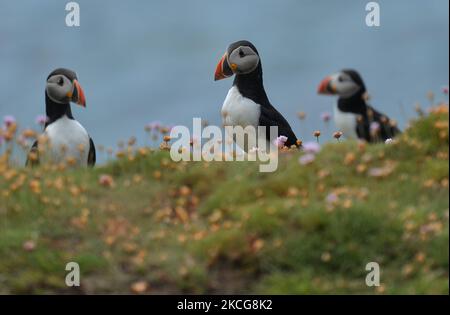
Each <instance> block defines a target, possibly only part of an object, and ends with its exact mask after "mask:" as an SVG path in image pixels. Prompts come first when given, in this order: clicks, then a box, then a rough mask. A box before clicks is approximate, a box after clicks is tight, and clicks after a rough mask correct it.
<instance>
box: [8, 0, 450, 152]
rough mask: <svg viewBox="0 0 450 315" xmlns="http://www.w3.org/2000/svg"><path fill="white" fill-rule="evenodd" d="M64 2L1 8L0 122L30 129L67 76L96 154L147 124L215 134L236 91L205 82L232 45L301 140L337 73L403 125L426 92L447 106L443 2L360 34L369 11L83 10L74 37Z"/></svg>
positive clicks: (404, 2) (412, 3)
mask: <svg viewBox="0 0 450 315" xmlns="http://www.w3.org/2000/svg"><path fill="white" fill-rule="evenodd" d="M67 2H68V1H67ZM67 2H66V1H54V0H22V1H15V0H14V1H13V0H1V1H0V117H2V116H4V115H14V116H15V117H16V118H17V119H18V121H19V122H20V124H21V126H22V127H26V126H34V124H35V123H34V119H35V117H36V116H37V115H38V114H42V113H44V110H45V107H44V106H45V104H44V86H45V79H46V77H47V75H48V73H49V72H50V71H51V70H53V69H54V68H56V67H68V68H72V69H74V70H76V72H77V73H78V75H79V78H80V83H81V85H82V86H83V87H84V90H85V93H86V98H87V108H86V109H82V108H79V107H76V106H73V107H74V108H73V111H74V115H75V117H76V118H77V119H78V120H79V121H80V122H81V123H82V124H83V125H84V126H85V127H86V128H87V130H88V131H89V133H90V134H91V136H92V137H93V139H94V140H95V142H96V143H97V144H103V145H106V146H115V144H116V143H117V141H118V140H126V139H127V138H128V137H130V136H136V137H138V138H139V140H140V142H141V143H142V142H143V141H144V137H145V132H144V129H143V127H144V125H145V124H146V123H148V122H150V121H155V120H157V121H161V122H163V123H166V124H183V125H187V126H191V124H192V117H202V118H204V119H207V120H208V121H209V122H210V123H212V124H218V125H220V123H221V122H220V108H221V106H222V102H223V100H224V98H225V96H226V94H227V91H228V89H229V88H230V86H231V84H232V80H231V79H229V80H222V81H220V82H214V81H213V74H214V70H215V66H216V63H217V61H218V60H219V58H220V57H221V56H222V54H223V52H224V50H225V48H226V47H227V45H228V44H229V43H231V42H232V41H235V40H239V39H248V40H250V41H252V42H253V43H254V44H255V46H256V47H257V48H258V50H259V52H260V55H261V58H262V64H263V70H264V80H265V87H266V91H267V93H268V95H269V98H270V100H271V101H272V103H273V104H274V105H275V106H276V107H277V108H278V109H279V110H280V112H281V113H283V114H284V115H285V117H286V118H287V119H288V121H289V122H290V123H291V124H292V127H293V129H294V131H295V132H296V134H297V136H298V137H300V138H302V139H306V140H308V139H312V138H313V137H312V132H313V130H316V129H322V130H325V126H324V125H323V123H322V122H321V121H320V118H319V117H320V113H321V112H324V111H332V108H331V105H332V104H333V103H334V102H335V99H333V98H330V97H324V96H318V95H316V87H317V85H318V83H319V82H320V80H321V79H322V78H323V77H324V76H325V75H327V74H329V73H332V72H334V71H337V70H340V69H342V68H355V69H357V70H358V71H359V72H360V73H361V74H362V76H363V78H364V79H365V82H366V85H367V87H368V90H369V93H370V95H371V97H372V100H371V102H372V104H373V105H374V106H375V107H376V108H378V109H380V110H381V111H383V112H385V113H386V114H388V115H390V116H392V117H393V118H396V119H397V120H398V121H399V122H400V125H401V126H404V124H405V123H406V121H407V119H408V118H411V117H413V116H414V105H415V103H416V102H420V103H422V104H423V105H424V107H425V106H427V105H428V104H429V102H428V100H427V98H426V94H427V92H428V91H429V90H432V91H434V92H435V93H436V98H437V99H444V98H445V97H444V96H443V95H442V94H441V93H440V90H441V88H442V86H443V85H447V84H448V77H449V16H448V14H449V13H448V12H449V11H448V9H449V8H448V7H449V2H448V1H447V0H434V1H418V0H395V1H387V0H382V1H378V3H379V4H380V7H381V26H380V27H379V28H369V27H367V26H366V24H365V16H366V12H365V5H366V3H367V2H368V1H360V0H342V1H324V0H282V1H275V0H271V1H269V0H246V1H242V0H239V1H238V0H227V1H208V0H189V1H181V0H180V1H175V0H168V1H137V0H134V1H133V0H131V1H119V0H111V1H92V0H79V1H77V2H78V3H79V4H80V7H81V27H79V28H69V27H66V25H65V16H66V13H67V12H66V11H65V10H64V9H65V4H66V3H67ZM299 111H305V112H306V113H307V118H306V120H304V121H299V120H298V118H297V115H296V113H297V112H299ZM328 129H329V134H331V133H332V131H334V126H333V125H332V122H331V125H330V126H329V128H328Z"/></svg>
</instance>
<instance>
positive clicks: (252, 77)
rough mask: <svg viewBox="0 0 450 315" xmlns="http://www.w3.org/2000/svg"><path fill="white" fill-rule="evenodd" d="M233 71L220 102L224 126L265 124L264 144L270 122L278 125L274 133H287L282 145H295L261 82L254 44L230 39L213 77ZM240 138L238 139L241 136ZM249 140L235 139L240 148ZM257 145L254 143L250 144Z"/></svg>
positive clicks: (222, 75)
mask: <svg viewBox="0 0 450 315" xmlns="http://www.w3.org/2000/svg"><path fill="white" fill-rule="evenodd" d="M233 74H235V75H236V76H235V78H234V82H233V86H232V87H231V89H230V90H229V91H228V94H227V97H226V98H225V101H224V103H223V106H222V111H221V114H222V120H223V125H224V126H241V127H243V128H245V127H247V126H253V127H255V128H256V129H257V127H258V126H264V127H266V138H265V139H262V140H263V141H264V140H265V141H267V142H268V145H266V148H268V147H269V146H272V145H273V141H274V140H275V139H270V132H269V130H270V126H277V127H278V136H285V137H287V140H286V142H285V143H284V145H285V146H287V147H291V146H292V145H296V146H298V141H297V137H296V136H295V134H294V132H293V131H292V129H291V126H290V125H289V123H288V122H287V121H286V119H285V118H284V117H283V116H282V115H281V114H280V113H279V112H278V111H277V110H276V109H275V107H273V106H272V104H270V101H269V99H268V97H267V95H266V91H265V90H264V85H263V73H262V66H261V58H260V56H259V54H258V51H257V50H256V48H255V46H254V45H253V44H252V43H250V42H249V41H246V40H242V41H237V42H235V43H232V44H231V45H229V46H228V49H227V51H226V52H225V54H224V55H223V57H222V59H220V61H219V63H218V64H217V67H216V72H215V75H214V80H215V81H217V80H221V79H225V78H228V77H230V76H232V75H233ZM241 140H242V139H241ZM249 140H250V137H249ZM250 143H251V142H250V141H248V143H237V144H238V145H239V147H241V148H242V149H243V150H244V151H246V152H248V149H249V148H252V146H251V144H250ZM254 146H255V147H257V145H256V144H254Z"/></svg>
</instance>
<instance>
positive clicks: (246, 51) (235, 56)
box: [214, 41, 260, 81]
mask: <svg viewBox="0 0 450 315" xmlns="http://www.w3.org/2000/svg"><path fill="white" fill-rule="evenodd" d="M252 46H253V45H251V44H250V43H249V42H246V41H241V42H236V43H234V44H231V45H230V46H229V47H228V49H227V52H226V53H225V54H224V55H223V57H222V58H221V59H220V61H219V63H218V64H217V67H216V72H215V74H214V80H215V81H217V80H221V79H225V78H228V77H230V76H232V75H233V74H248V73H251V72H253V71H254V70H255V69H256V68H257V67H258V64H259V61H260V60H259V59H260V58H259V55H258V53H257V52H256V50H255V49H254V48H253V47H252Z"/></svg>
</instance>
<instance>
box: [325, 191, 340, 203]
mask: <svg viewBox="0 0 450 315" xmlns="http://www.w3.org/2000/svg"><path fill="white" fill-rule="evenodd" d="M338 200H339V197H338V195H336V194H335V193H329V194H328V196H327V198H326V201H327V203H330V204H333V203H336V202H337V201H338Z"/></svg>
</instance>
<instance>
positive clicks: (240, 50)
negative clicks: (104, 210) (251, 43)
mask: <svg viewBox="0 0 450 315" xmlns="http://www.w3.org/2000/svg"><path fill="white" fill-rule="evenodd" d="M244 56H245V54H244V52H243V51H242V49H239V57H241V58H242V57H244Z"/></svg>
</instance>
